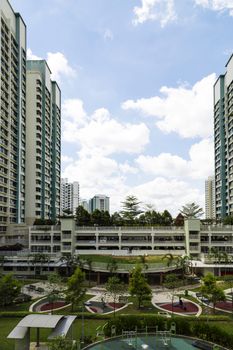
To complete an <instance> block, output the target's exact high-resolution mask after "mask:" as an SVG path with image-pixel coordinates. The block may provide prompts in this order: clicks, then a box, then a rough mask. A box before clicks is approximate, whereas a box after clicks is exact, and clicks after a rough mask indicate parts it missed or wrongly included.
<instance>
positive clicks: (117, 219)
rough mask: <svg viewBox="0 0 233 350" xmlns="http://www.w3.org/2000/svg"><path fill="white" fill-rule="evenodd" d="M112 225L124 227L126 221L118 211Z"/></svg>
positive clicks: (114, 214)
mask: <svg viewBox="0 0 233 350" xmlns="http://www.w3.org/2000/svg"><path fill="white" fill-rule="evenodd" d="M111 223H112V225H113V226H123V225H124V219H123V218H122V216H121V215H120V213H118V212H117V211H116V212H115V213H113V214H112V216H111Z"/></svg>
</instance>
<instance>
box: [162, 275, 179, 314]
mask: <svg viewBox="0 0 233 350" xmlns="http://www.w3.org/2000/svg"><path fill="white" fill-rule="evenodd" d="M163 285H164V286H165V287H166V288H168V289H170V290H171V302H172V313H173V303H174V297H175V291H176V288H177V287H179V285H180V280H179V278H178V277H177V275H176V274H174V273H170V274H168V275H166V276H165V279H164V283H163Z"/></svg>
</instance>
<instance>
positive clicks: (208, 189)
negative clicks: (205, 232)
mask: <svg viewBox="0 0 233 350" xmlns="http://www.w3.org/2000/svg"><path fill="white" fill-rule="evenodd" d="M205 218H206V219H215V218H216V214H215V181H214V177H213V176H209V177H208V179H207V180H206V181H205Z"/></svg>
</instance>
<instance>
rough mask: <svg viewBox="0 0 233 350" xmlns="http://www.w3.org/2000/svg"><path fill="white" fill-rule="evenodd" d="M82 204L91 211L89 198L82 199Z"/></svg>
mask: <svg viewBox="0 0 233 350" xmlns="http://www.w3.org/2000/svg"><path fill="white" fill-rule="evenodd" d="M80 205H81V206H82V207H83V208H84V209H85V210H86V211H88V213H89V212H90V208H89V201H88V200H87V199H82V200H81V201H80Z"/></svg>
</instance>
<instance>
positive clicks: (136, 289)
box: [129, 265, 152, 308]
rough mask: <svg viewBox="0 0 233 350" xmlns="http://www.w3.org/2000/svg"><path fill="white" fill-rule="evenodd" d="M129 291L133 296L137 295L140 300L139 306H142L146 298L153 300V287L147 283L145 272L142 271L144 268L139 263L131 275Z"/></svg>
mask: <svg viewBox="0 0 233 350" xmlns="http://www.w3.org/2000/svg"><path fill="white" fill-rule="evenodd" d="M129 292H130V294H131V295H132V296H134V297H136V299H137V301H138V308H140V307H141V304H142V302H143V301H144V300H151V298H152V291H151V288H150V286H149V284H148V283H147V281H146V278H145V276H144V274H143V273H142V268H141V266H140V265H137V266H136V267H135V268H134V269H133V271H132V273H131V275H130V279H129Z"/></svg>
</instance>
